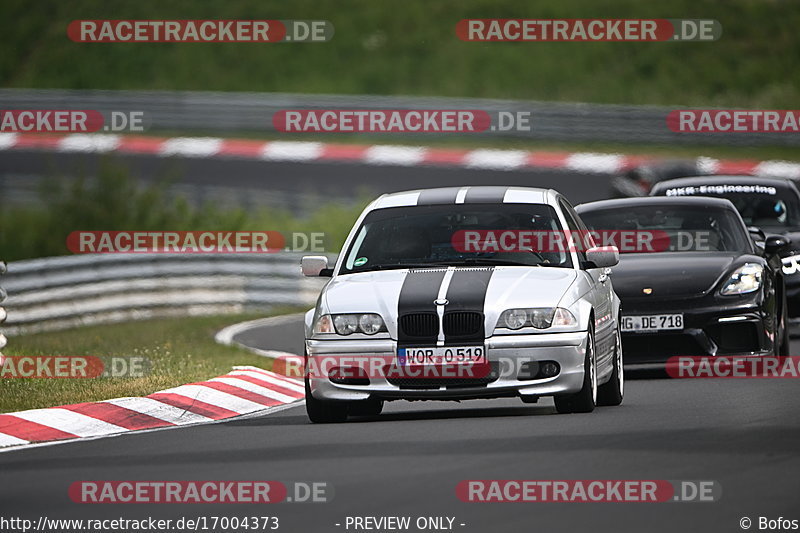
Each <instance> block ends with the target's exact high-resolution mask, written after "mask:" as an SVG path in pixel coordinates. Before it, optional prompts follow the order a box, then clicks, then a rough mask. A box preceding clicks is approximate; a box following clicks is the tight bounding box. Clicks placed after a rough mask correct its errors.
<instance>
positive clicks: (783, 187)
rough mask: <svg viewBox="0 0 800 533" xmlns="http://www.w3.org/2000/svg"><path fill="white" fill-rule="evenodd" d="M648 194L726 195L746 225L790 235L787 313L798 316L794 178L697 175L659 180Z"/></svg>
mask: <svg viewBox="0 0 800 533" xmlns="http://www.w3.org/2000/svg"><path fill="white" fill-rule="evenodd" d="M650 195H652V196H681V197H686V196H712V197H716V198H727V199H728V200H730V201H731V202H733V205H734V206H736V209H737V210H738V211H739V214H740V215H742V218H743V219H744V222H745V224H747V225H748V226H751V227H756V228H758V229H760V230H761V231H762V232H763V234H765V235H767V234H773V233H774V234H781V235H786V236H787V237H789V239H790V240H791V241H792V244H791V245H790V246H787V247H786V248H784V249H783V250H782V251H781V258H782V260H783V274H784V276H785V277H786V298H787V300H788V303H789V317H791V318H797V317H800V191H798V190H797V187H796V186H795V184H794V182H792V181H791V180H788V179H780V178H759V177H755V176H697V177H691V178H682V179H672V180H666V181H662V182H659V183H657V184H655V185H654V186H653V189H652V190H651V191H650ZM761 238H762V240H763V238H764V235H762V236H761Z"/></svg>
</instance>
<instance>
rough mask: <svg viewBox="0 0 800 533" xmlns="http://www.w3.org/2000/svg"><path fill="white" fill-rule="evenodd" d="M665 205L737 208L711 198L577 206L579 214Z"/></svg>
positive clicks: (666, 198) (649, 198)
mask: <svg viewBox="0 0 800 533" xmlns="http://www.w3.org/2000/svg"><path fill="white" fill-rule="evenodd" d="M663 205H689V206H691V205H703V206H709V207H718V208H723V209H733V210H735V207H734V206H733V204H732V203H731V201H730V200H728V199H727V198H713V197H711V196H689V197H686V196H640V197H636V198H615V199H613V200H599V201H597V202H589V203H585V204H581V205H577V206H575V209H576V210H577V211H578V213H581V212H586V211H593V210H596V209H618V208H625V207H642V206H644V207H647V206H663Z"/></svg>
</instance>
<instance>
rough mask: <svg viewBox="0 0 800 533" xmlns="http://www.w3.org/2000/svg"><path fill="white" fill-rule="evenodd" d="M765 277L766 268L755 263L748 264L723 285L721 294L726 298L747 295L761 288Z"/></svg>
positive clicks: (741, 267) (738, 269) (737, 270)
mask: <svg viewBox="0 0 800 533" xmlns="http://www.w3.org/2000/svg"><path fill="white" fill-rule="evenodd" d="M763 276H764V267H762V266H761V265H757V264H755V263H746V264H744V265H742V266H740V267H739V268H737V269H736V271H735V272H734V273H733V274H731V277H730V278H728V281H726V282H725V283H724V284H723V285H722V289H720V291H719V293H720V294H722V295H724V296H730V295H734V294H747V293H750V292H754V291H757V290H758V289H760V288H761V279H762V277H763Z"/></svg>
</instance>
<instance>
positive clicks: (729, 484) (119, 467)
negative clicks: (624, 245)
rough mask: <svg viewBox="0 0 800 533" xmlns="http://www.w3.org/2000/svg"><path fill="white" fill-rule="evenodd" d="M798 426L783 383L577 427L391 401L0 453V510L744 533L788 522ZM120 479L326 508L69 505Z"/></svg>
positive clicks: (611, 412) (666, 387) (694, 394)
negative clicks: (661, 493) (562, 485)
mask: <svg viewBox="0 0 800 533" xmlns="http://www.w3.org/2000/svg"><path fill="white" fill-rule="evenodd" d="M300 331H301V329H300V323H299V321H298V322H297V323H296V324H294V325H292V326H290V327H287V326H285V325H281V326H275V327H264V328H261V329H259V330H257V331H250V332H247V333H246V334H243V335H244V337H238V338H237V339H236V340H239V341H247V342H256V343H257V344H258V346H259V347H261V348H272V349H282V350H289V349H291V350H292V351H295V352H296V351H299V350H300V349H301V348H302V341H301V337H300V335H299V334H298V333H299V332H300ZM793 348H794V349H795V351H797V350H798V348H800V343H798V342H794V343H793ZM793 353H794V352H793ZM798 412H800V381H798V380H794V379H785V380H777V379H769V380H768V379H763V380H757V379H755V380H712V379H704V380H671V379H656V380H634V381H629V382H628V387H627V391H626V397H625V402H624V404H623V405H622V406H621V407H616V408H614V407H606V408H598V409H597V410H596V411H595V412H594V413H591V414H575V415H557V414H556V413H555V409H554V407H553V405H552V401H551V400H549V399H543V400H541V401H540V403H539V404H536V405H524V404H523V403H522V402H520V401H518V400H513V399H509V400H491V401H468V402H463V403H461V404H457V403H452V402H427V403H426V402H415V403H409V402H392V403H390V404H387V407H386V409H385V411H384V414H383V415H381V416H379V417H374V418H356V419H352V421H351V422H349V423H347V424H338V425H312V424H310V423H309V422H308V421H307V419H306V416H305V410H304V408H303V407H302V405H298V406H296V407H292V408H289V409H287V410H284V411H282V412H279V413H276V414H273V415H270V416H266V417H262V418H252V419H239V420H235V421H231V422H228V423H223V424H217V425H210V426H196V427H189V428H185V429H177V430H170V431H157V432H152V433H143V434H129V435H126V436H122V437H115V438H107V439H100V440H93V441H84V442H76V443H68V444H61V445H57V446H49V447H43V448H34V449H28V450H21V451H16V452H11V453H2V454H0V470H1V471H2V472H3V473H4V480H5V483H4V485H3V486H2V487H1V488H0V501H2V502H3V503H2V507H3V508H4V509H6V510H11V511H12V512H13V514H17V515H20V516H29V517H33V518H36V517H38V515H39V514H40V513H41V512H42V510H43V509H44V508H46V509H47V513H48V516H49V517H51V518H53V517H62V518H64V517H75V518H115V517H125V518H141V517H146V516H159V517H164V518H170V517H171V518H175V517H180V516H199V515H206V516H209V515H216V516H247V515H254V514H255V515H259V516H261V515H265V514H273V515H277V516H279V517H280V524H281V529H282V530H284V531H292V532H294V531H315V532H317V531H345V528H344V523H345V522H344V521H345V519H346V517H347V516H365V515H367V516H379V515H388V516H411V517H412V520H413V519H415V518H416V517H418V516H429V515H430V516H445V515H446V516H454V517H455V518H456V520H455V524H456V526H455V530H457V531H465V532H467V531H476V532H487V531H573V530H576V529H577V528H582V529H583V528H585V529H586V530H596V531H614V532H621V531H631V532H634V531H635V532H641V531H708V530H713V531H740V530H741V529H740V528H739V520H740V519H741V518H742V517H743V516H748V517H750V518H751V519H753V520H754V522H755V524H756V525H754V527H753V529H756V527H757V519H758V517H759V516H767V517H772V518H777V517H779V516H783V517H793V515H796V513H797V511H798V507H797V503H798V496H797V495H798V493H799V492H800V481H798V473H799V472H800V459H799V458H798V454H797V445H798V441H800V417H798ZM132 479H135V480H189V479H195V480H212V479H225V480H228V479H239V480H254V479H259V480H278V481H282V482H284V483H285V484H287V485H288V484H289V483H292V482H295V481H324V482H327V483H328V484H329V485H332V486H333V487H334V493H335V496H334V498H333V501H332V502H331V503H280V504H275V505H274V506H264V505H262V506H253V505H234V506H225V505H215V506H208V505H205V506H199V505H174V504H160V505H142V504H136V505H130V504H129V505H119V504H105V505H86V504H84V505H81V504H76V503H73V502H72V501H70V499H69V498H68V496H67V489H68V487H69V485H70V484H71V483H72V482H74V481H78V480H132ZM468 479H666V480H714V481H717V482H719V484H720V485H721V487H722V497H721V499H720V500H719V501H718V502H710V503H709V502H706V503H677V502H669V503H464V502H461V501H459V500H458V499H457V498H456V495H455V487H456V484H457V483H458V482H459V481H461V480H468ZM755 501H757V502H758V503H754V502H755ZM461 523H463V524H465V525H464V526H460V525H458V524H461ZM335 524H342V525H341V526H336V525H335ZM351 531H352V529H351Z"/></svg>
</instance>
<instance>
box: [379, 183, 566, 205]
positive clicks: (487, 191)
mask: <svg viewBox="0 0 800 533" xmlns="http://www.w3.org/2000/svg"><path fill="white" fill-rule="evenodd" d="M557 194H558V193H557V192H556V191H554V190H552V189H538V188H533V187H510V186H506V185H490V186H474V187H440V188H436V189H418V190H413V191H402V192H395V193H391V194H384V195H383V196H381V197H380V198H378V199H377V200H375V202H373V204H372V209H385V208H388V207H406V206H416V205H449V204H501V203H523V204H550V203H551V202H552V199H553V198H555V197H556V195H557Z"/></svg>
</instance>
